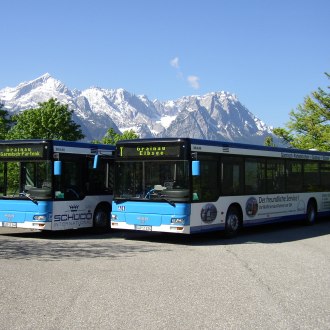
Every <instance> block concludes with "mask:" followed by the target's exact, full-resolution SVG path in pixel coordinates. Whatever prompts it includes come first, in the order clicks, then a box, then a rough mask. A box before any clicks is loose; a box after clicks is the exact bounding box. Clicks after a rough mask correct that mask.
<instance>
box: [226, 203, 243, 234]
mask: <svg viewBox="0 0 330 330" xmlns="http://www.w3.org/2000/svg"><path fill="white" fill-rule="evenodd" d="M240 227H241V213H240V212H239V210H238V208H237V207H234V206H232V207H230V208H229V210H228V212H227V216H226V225H225V236H226V237H228V238H231V237H234V236H236V235H237V234H238V232H239V230H240Z"/></svg>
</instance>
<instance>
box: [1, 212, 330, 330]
mask: <svg viewBox="0 0 330 330" xmlns="http://www.w3.org/2000/svg"><path fill="white" fill-rule="evenodd" d="M0 281H1V282H0V293H1V308H0V327H1V328H2V329H330V313H329V308H330V221H329V220H327V219H324V220H322V221H320V222H318V223H317V224H315V225H314V226H312V227H305V226H301V225H299V224H280V225H271V226H262V227H258V228H251V229H246V230H244V231H243V232H242V233H241V235H240V236H239V237H236V238H234V239H225V238H224V237H223V235H222V234H221V233H212V234H203V235H196V236H182V235H169V234H160V233H146V232H128V231H113V232H111V233H107V234H101V235H96V234H91V233H88V232H87V231H70V232H62V233H50V234H48V235H45V234H42V233H39V232H30V231H25V230H18V229H16V230H13V229H4V228H0Z"/></svg>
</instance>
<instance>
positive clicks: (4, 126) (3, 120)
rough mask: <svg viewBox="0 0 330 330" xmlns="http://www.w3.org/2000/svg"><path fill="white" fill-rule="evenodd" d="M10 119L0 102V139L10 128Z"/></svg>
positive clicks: (4, 136) (3, 137) (2, 138)
mask: <svg viewBox="0 0 330 330" xmlns="http://www.w3.org/2000/svg"><path fill="white" fill-rule="evenodd" d="M10 123H11V119H10V116H9V114H8V111H7V110H5V109H4V104H2V103H0V139H1V140H4V139H5V138H6V135H7V133H8V131H9V129H10Z"/></svg>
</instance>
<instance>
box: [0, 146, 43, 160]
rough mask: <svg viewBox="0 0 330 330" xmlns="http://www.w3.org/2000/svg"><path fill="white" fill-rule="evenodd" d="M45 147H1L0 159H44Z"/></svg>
mask: <svg viewBox="0 0 330 330" xmlns="http://www.w3.org/2000/svg"><path fill="white" fill-rule="evenodd" d="M43 148H44V146H43V145H41V144H20V145H13V144H8V145H4V144H2V145H0V159H3V158H14V159H18V158H42V157H43V156H44V153H43V151H44V149H43Z"/></svg>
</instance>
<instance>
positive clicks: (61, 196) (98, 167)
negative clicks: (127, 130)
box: [0, 140, 115, 231]
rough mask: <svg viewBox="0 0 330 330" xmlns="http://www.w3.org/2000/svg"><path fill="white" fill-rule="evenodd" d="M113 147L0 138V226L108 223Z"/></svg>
mask: <svg viewBox="0 0 330 330" xmlns="http://www.w3.org/2000/svg"><path fill="white" fill-rule="evenodd" d="M114 150H115V147H114V146H110V145H100V144H90V143H81V142H68V141H53V140H4V141H0V227H1V226H2V227H11V228H29V229H38V230H53V231H54V230H66V229H77V228H87V227H94V228H99V229H107V228H110V212H111V202H112V196H113V175H114V174H113V167H114Z"/></svg>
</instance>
